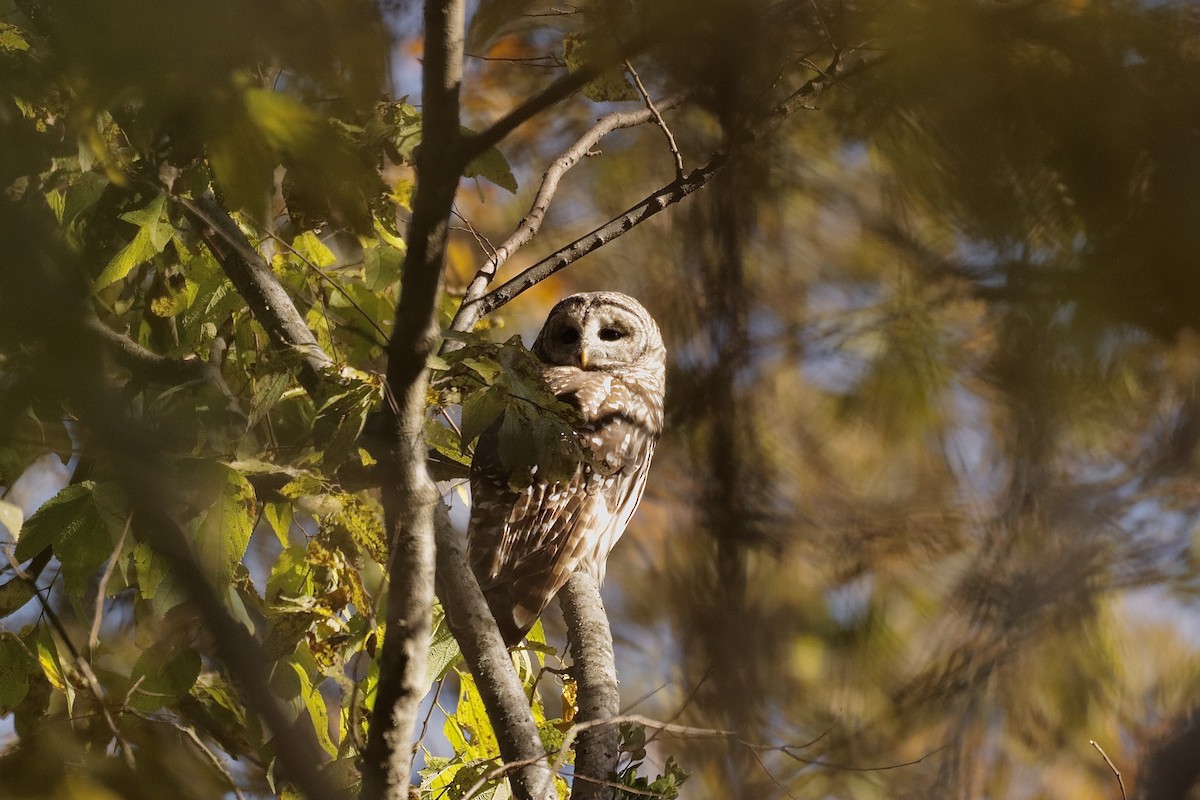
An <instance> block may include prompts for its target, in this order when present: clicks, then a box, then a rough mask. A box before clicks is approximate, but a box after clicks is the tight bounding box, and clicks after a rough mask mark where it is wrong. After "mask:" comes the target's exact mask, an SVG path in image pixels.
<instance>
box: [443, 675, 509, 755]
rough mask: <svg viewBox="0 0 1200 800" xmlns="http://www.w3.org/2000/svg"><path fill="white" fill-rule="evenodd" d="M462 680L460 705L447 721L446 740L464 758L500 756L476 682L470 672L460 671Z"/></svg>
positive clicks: (459, 694)
mask: <svg viewBox="0 0 1200 800" xmlns="http://www.w3.org/2000/svg"><path fill="white" fill-rule="evenodd" d="M459 681H460V685H459V692H458V706H457V708H455V710H454V714H452V715H450V716H449V717H447V718H446V725H445V733H446V738H447V739H449V740H450V743H451V744H452V745H454V752H456V753H458V754H459V755H460V756H462V757H463V758H464V759H468V760H473V759H481V758H493V757H495V756H497V755H499V753H500V746H499V744H497V742H496V734H495V732H494V731H493V730H492V723H491V722H490V721H489V720H488V715H487V709H485V708H484V707H483V698H482V697H480V695H479V690H478V689H477V688H476V687H475V679H474V678H472V677H471V675H470V673H466V672H460V673H459ZM464 734H466V736H464Z"/></svg>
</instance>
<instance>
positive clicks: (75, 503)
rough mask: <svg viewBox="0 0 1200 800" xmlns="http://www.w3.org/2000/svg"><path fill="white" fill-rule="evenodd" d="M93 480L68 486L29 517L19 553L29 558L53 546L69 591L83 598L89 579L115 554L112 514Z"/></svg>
mask: <svg viewBox="0 0 1200 800" xmlns="http://www.w3.org/2000/svg"><path fill="white" fill-rule="evenodd" d="M95 490H96V485H95V484H94V483H92V482H91V481H85V482H83V483H79V484H75V485H73V486H68V487H67V488H65V489H63V490H62V491H61V492H59V493H58V494H56V495H55V496H54V497H52V498H50V500H48V501H46V503H45V504H44V505H43V506H42V507H41V508H39V509H38V510H37V511H36V512H35V513H34V514H33V516H31V517H30V518H29V519H28V520H26V521H25V524H24V526H22V528H21V538H20V539H18V540H17V547H16V551H15V557H16V559H17V560H18V561H27V560H29V559H30V558H33V557H34V556H35V555H37V554H38V552H40V551H41V550H42V549H43V548H45V547H50V548H52V549H53V551H54V555H56V556H58V560H59V561H60V562H61V564H62V574H63V581H64V583H65V585H66V589H67V592H68V594H69V595H71V596H73V597H75V598H80V597H82V595H83V591H84V590H85V589H86V588H87V579H88V578H89V577H90V576H91V574H92V573H93V572H94V571H95V570H96V569H97V568H99V567H100V565H101V564H103V563H104V562H105V560H106V559H108V557H109V556H111V555H112V549H113V542H114V540H113V537H112V535H111V533H110V525H109V519H108V515H107V514H106V513H105V512H104V509H102V508H101V506H100V505H98V504H97V502H96V497H95V495H94V494H93V492H94V491H95Z"/></svg>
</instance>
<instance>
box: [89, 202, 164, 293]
mask: <svg viewBox="0 0 1200 800" xmlns="http://www.w3.org/2000/svg"><path fill="white" fill-rule="evenodd" d="M166 202H167V198H166V195H162V194H160V195H158V196H157V197H156V198H154V199H153V200H151V201H150V203H149V204H148V205H147V206H145V207H144V208H141V209H138V210H137V211H130V212H128V213H126V214H122V215H121V219H123V220H125V221H126V222H132V223H133V224H135V225H137V226H138V230H137V234H136V235H135V236H134V237H133V240H132V241H130V242H129V244H127V245H125V246H124V247H123V248H121V250H120V251H119V252H118V253H117V254H116V255H115V256H113V259H112V261H109V262H108V266H106V267H105V268H104V270H103V271H102V272H101V273H100V275H99V277H97V278H96V282H95V284H94V286H93V288H94V289H95V290H96V291H99V290H101V289H103V288H105V287H106V286H110V285H111V284H114V283H116V282H117V281H119V280H121V279H122V278H124V277H125V276H126V275H128V274H129V273H130V272H132V271H133V270H134V268H135V267H137V266H139V265H141V264H144V263H145V262H147V261H149V260H150V259H151V258H153V257H154V256H156V255H158V254H159V253H161V252H162V251H163V249H164V248H165V247H166V246H167V243H168V242H169V241H171V236H172V235H173V234H174V232H175V228H174V227H173V226H172V225H171V223H170V221H168V220H166V219H165V217H164V214H165V210H164V209H165V206H166Z"/></svg>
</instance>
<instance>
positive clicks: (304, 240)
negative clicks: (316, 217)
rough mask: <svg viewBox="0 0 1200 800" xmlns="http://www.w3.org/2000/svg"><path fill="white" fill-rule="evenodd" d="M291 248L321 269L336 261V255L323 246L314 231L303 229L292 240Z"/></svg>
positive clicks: (330, 265)
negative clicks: (302, 231) (303, 230)
mask: <svg viewBox="0 0 1200 800" xmlns="http://www.w3.org/2000/svg"><path fill="white" fill-rule="evenodd" d="M292 249H294V250H295V251H296V252H297V253H298V254H300V257H301V258H303V259H304V260H306V261H308V262H309V263H310V264H313V265H314V266H317V267H320V268H322V269H323V268H325V267H332V266H333V265H334V264H336V263H337V256H335V255H334V254H333V251H332V250H330V249H329V248H328V247H326V246H325V243H324V242H322V241H321V239H320V237H318V236H317V234H316V232H315V231H305V232H304V233H302V234H300V235H299V236H297V237H296V238H295V240H293V241H292Z"/></svg>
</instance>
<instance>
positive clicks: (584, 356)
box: [579, 347, 588, 369]
mask: <svg viewBox="0 0 1200 800" xmlns="http://www.w3.org/2000/svg"><path fill="white" fill-rule="evenodd" d="M587 365H588V351H587V348H586V347H581V348H579V366H580V367H581V368H583V369H587Z"/></svg>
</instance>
